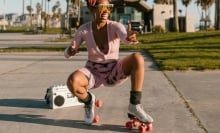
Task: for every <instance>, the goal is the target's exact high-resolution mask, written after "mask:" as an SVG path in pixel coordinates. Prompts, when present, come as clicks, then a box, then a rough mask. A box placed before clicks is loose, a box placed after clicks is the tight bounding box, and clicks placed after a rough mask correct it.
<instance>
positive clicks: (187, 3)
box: [182, 0, 192, 16]
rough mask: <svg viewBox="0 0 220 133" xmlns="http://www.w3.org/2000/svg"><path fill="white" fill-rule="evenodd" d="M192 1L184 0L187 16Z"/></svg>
mask: <svg viewBox="0 0 220 133" xmlns="http://www.w3.org/2000/svg"><path fill="white" fill-rule="evenodd" d="M191 2H192V0H182V4H183V5H184V6H185V7H186V12H185V15H186V16H187V7H188V6H189V4H190V3H191Z"/></svg>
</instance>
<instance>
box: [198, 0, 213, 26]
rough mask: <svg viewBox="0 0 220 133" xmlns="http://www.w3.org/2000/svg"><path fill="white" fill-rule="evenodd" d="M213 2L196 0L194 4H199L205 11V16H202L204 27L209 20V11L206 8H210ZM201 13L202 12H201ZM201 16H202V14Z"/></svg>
mask: <svg viewBox="0 0 220 133" xmlns="http://www.w3.org/2000/svg"><path fill="white" fill-rule="evenodd" d="M214 3H215V0H197V1H196V4H197V6H201V8H202V10H203V11H204V13H205V17H204V22H205V23H204V26H205V29H206V28H207V23H208V22H210V18H209V13H210V12H208V10H209V9H210V7H211V6H212V5H213V4H214ZM202 15H203V14H202ZM202 18H203V16H202Z"/></svg>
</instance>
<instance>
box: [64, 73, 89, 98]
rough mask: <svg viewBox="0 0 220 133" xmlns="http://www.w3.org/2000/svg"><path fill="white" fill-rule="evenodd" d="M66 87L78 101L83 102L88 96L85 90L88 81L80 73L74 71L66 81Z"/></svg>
mask: <svg viewBox="0 0 220 133" xmlns="http://www.w3.org/2000/svg"><path fill="white" fill-rule="evenodd" d="M67 86H68V88H69V90H70V91H71V92H72V93H73V94H74V95H75V96H76V97H78V99H80V100H83V99H85V98H86V97H87V96H88V93H87V90H86V87H87V86H88V79H87V78H86V76H85V75H84V74H83V73H82V72H80V71H75V72H74V73H72V74H71V75H70V76H69V78H68V79H67Z"/></svg>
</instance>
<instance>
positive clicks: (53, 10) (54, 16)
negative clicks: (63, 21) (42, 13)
mask: <svg viewBox="0 0 220 133" xmlns="http://www.w3.org/2000/svg"><path fill="white" fill-rule="evenodd" d="M60 5H61V4H60V2H59V1H57V2H56V4H55V5H54V6H53V7H52V12H53V16H52V21H53V24H54V23H55V21H56V19H57V18H60V16H59V15H60V14H58V13H56V11H57V10H58V12H61V8H60Z"/></svg>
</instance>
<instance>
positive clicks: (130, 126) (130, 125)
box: [125, 121, 132, 130]
mask: <svg viewBox="0 0 220 133" xmlns="http://www.w3.org/2000/svg"><path fill="white" fill-rule="evenodd" d="M125 127H126V128H127V129H129V130H131V129H132V122H131V121H129V122H126V123H125Z"/></svg>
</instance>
